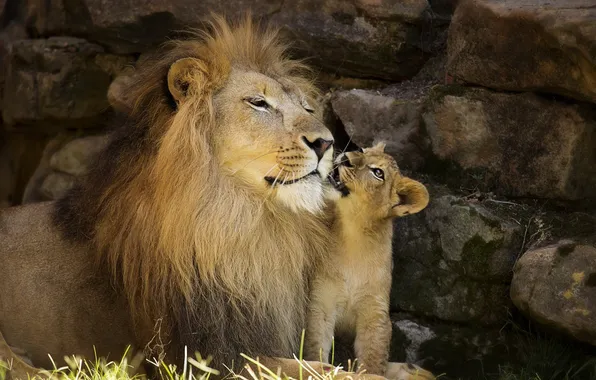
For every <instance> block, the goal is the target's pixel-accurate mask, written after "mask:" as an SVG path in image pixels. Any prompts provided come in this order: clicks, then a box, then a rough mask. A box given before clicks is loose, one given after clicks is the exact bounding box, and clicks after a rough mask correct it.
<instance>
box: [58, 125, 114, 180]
mask: <svg viewBox="0 0 596 380" xmlns="http://www.w3.org/2000/svg"><path fill="white" fill-rule="evenodd" d="M107 141H108V139H107V136H106V135H100V136H87V137H82V138H79V139H76V140H73V141H71V142H69V143H67V144H66V145H64V147H62V148H61V149H60V150H59V151H57V152H56V153H54V154H53V155H52V158H51V159H50V167H51V168H52V169H54V170H56V171H60V172H63V173H66V174H71V175H73V176H76V177H79V176H82V175H84V174H86V173H87V172H88V171H89V165H90V164H91V163H92V161H93V159H94V158H95V156H96V155H97V153H99V152H100V151H101V150H102V149H103V148H104V147H105V146H106V144H107Z"/></svg>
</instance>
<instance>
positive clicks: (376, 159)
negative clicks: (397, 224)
mask: <svg viewBox="0 0 596 380" xmlns="http://www.w3.org/2000/svg"><path fill="white" fill-rule="evenodd" d="M384 148H385V145H384V144H378V145H376V146H374V147H372V148H368V149H364V150H363V151H362V152H346V153H343V154H341V155H339V156H338V157H337V164H338V168H337V171H336V173H334V178H335V182H336V186H337V188H338V189H340V190H341V191H342V192H343V195H344V197H351V198H356V199H358V202H359V204H361V205H367V207H370V209H371V210H374V213H375V215H376V217H378V218H379V219H383V218H388V217H397V216H405V215H409V214H415V213H417V212H419V211H421V210H423V209H424V208H425V207H426V206H427V205H428V201H429V197H428V191H427V189H426V187H425V186H424V185H423V184H421V183H420V182H417V181H414V180H412V179H410V178H407V177H404V176H402V175H401V173H400V170H399V167H398V166H397V163H396V162H395V160H394V159H393V157H391V156H390V155H388V154H387V153H384Z"/></svg>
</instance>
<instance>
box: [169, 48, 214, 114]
mask: <svg viewBox="0 0 596 380" xmlns="http://www.w3.org/2000/svg"><path fill="white" fill-rule="evenodd" d="M206 73H207V65H206V64H205V63H204V62H203V61H201V60H200V59H196V58H182V59H179V60H177V61H176V62H174V63H173V64H172V66H170V70H169V71H168V90H169V91H170V93H171V94H172V96H173V97H174V100H176V102H178V103H180V102H182V101H184V99H185V98H186V96H187V95H188V94H189V93H190V92H197V90H198V87H199V86H202V85H205V83H201V82H204V81H205V79H206Z"/></svg>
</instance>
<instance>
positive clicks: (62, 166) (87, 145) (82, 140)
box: [23, 133, 108, 203]
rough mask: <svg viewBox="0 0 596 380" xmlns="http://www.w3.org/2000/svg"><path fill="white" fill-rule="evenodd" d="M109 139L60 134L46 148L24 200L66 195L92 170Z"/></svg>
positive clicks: (36, 200)
mask: <svg viewBox="0 0 596 380" xmlns="http://www.w3.org/2000/svg"><path fill="white" fill-rule="evenodd" d="M107 141H108V136H107V135H91V136H84V137H77V136H75V135H73V134H72V133H61V134H59V135H58V136H56V137H55V138H54V139H52V140H51V141H50V142H49V143H48V144H47V145H46V147H45V150H44V152H43V156H42V158H41V160H40V162H39V165H38V166H37V169H36V170H35V173H34V174H33V175H32V176H31V179H30V180H29V183H28V184H27V188H26V190H25V194H24V197H23V203H32V202H39V201H45V200H54V199H58V198H60V197H62V196H63V195H64V194H66V192H67V191H68V190H70V189H71V188H72V187H73V186H74V185H75V183H76V181H77V178H79V177H81V176H84V175H85V174H87V173H88V171H89V168H90V165H91V164H92V163H93V160H94V159H95V157H96V155H97V154H98V153H99V152H100V151H101V150H102V149H103V148H104V147H105V146H106V144H107Z"/></svg>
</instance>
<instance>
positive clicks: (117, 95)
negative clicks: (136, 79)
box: [108, 69, 134, 114]
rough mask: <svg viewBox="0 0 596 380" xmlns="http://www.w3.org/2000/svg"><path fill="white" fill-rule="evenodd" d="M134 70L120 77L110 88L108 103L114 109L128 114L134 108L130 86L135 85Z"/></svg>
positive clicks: (124, 72)
mask: <svg viewBox="0 0 596 380" xmlns="http://www.w3.org/2000/svg"><path fill="white" fill-rule="evenodd" d="M133 75H134V70H132V69H127V70H124V71H123V72H122V74H121V75H118V76H117V77H116V78H115V79H114V80H113V81H112V83H111V84H110V87H109V88H108V102H109V103H110V105H111V106H112V108H113V109H115V110H117V111H119V112H122V113H124V114H128V113H129V112H130V111H131V110H132V107H133V106H134V104H133V103H134V102H133V99H131V98H130V91H128V89H129V86H130V85H131V84H132V83H133Z"/></svg>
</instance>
